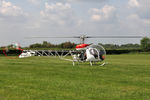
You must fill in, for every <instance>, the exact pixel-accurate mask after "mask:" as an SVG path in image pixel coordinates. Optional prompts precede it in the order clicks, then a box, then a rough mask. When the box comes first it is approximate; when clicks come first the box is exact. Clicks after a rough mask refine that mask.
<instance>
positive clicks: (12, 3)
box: [0, 0, 150, 46]
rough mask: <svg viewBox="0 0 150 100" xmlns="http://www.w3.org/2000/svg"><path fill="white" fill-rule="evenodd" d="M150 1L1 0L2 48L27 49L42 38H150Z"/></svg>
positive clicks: (111, 41)
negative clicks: (12, 46)
mask: <svg viewBox="0 0 150 100" xmlns="http://www.w3.org/2000/svg"><path fill="white" fill-rule="evenodd" d="M149 10H150V0H0V46H5V45H8V44H12V43H16V42H17V43H19V44H20V45H21V46H28V45H29V44H33V43H37V42H38V43H41V42H42V41H48V42H51V43H54V44H58V43H61V42H65V41H70V42H75V43H79V40H78V39H41V38H40V39H26V38H25V37H33V36H41V37H51V36H79V35H83V34H84V35H90V36H101V35H102V36H103V35H106V36H113V35H114V36H115V35H119V36H121V35H123V36H124V35H135V36H139V35H142V36H148V37H149V36H150V35H149V34H150V11H149ZM86 42H87V43H95V44H96V43H104V44H107V43H111V44H126V43H140V39H88V40H87V41H86Z"/></svg>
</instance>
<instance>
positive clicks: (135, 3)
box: [128, 0, 140, 8]
mask: <svg viewBox="0 0 150 100" xmlns="http://www.w3.org/2000/svg"><path fill="white" fill-rule="evenodd" d="M128 7H129V8H130V7H140V4H139V2H138V1H137V0H129V1H128Z"/></svg>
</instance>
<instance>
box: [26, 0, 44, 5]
mask: <svg viewBox="0 0 150 100" xmlns="http://www.w3.org/2000/svg"><path fill="white" fill-rule="evenodd" d="M28 1H29V2H30V3H32V4H34V5H39V4H40V3H41V1H42V0H28Z"/></svg>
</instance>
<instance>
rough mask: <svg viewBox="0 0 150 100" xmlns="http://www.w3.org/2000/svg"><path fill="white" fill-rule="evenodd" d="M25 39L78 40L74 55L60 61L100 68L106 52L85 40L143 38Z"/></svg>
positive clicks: (83, 36)
mask: <svg viewBox="0 0 150 100" xmlns="http://www.w3.org/2000/svg"><path fill="white" fill-rule="evenodd" d="M27 38H79V39H80V42H81V43H80V44H78V45H77V46H76V51H77V52H76V53H73V52H72V51H69V53H67V54H66V55H65V56H60V59H63V60H67V61H71V62H72V63H73V66H74V65H75V62H78V63H79V62H89V63H90V65H91V66H92V65H93V64H95V63H98V62H102V63H100V66H104V65H105V64H106V62H105V58H106V50H105V49H104V47H103V46H101V45H94V44H85V39H87V38H143V36H86V35H81V36H68V37H27ZM68 55H71V57H72V59H69V58H66V56H68Z"/></svg>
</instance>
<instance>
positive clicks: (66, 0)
mask: <svg viewBox="0 0 150 100" xmlns="http://www.w3.org/2000/svg"><path fill="white" fill-rule="evenodd" d="M48 1H49V2H52V1H54V0H48ZM105 1H109V0H55V2H90V3H97V2H105Z"/></svg>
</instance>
